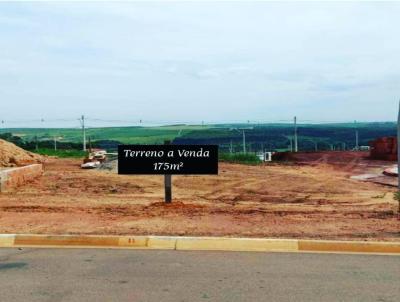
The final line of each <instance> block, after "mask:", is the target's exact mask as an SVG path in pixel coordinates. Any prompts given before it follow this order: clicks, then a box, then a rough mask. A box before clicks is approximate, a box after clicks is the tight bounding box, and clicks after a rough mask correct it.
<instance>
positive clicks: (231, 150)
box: [229, 140, 233, 154]
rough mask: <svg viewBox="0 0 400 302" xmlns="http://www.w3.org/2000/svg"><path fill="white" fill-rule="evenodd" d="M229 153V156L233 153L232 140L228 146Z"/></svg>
mask: <svg viewBox="0 0 400 302" xmlns="http://www.w3.org/2000/svg"><path fill="white" fill-rule="evenodd" d="M229 151H230V152H231V154H232V153H233V145H232V140H231V145H230V146H229Z"/></svg>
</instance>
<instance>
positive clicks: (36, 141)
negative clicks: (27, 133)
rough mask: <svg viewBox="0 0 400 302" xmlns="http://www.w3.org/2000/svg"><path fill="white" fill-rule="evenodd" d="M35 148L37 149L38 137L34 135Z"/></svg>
mask: <svg viewBox="0 0 400 302" xmlns="http://www.w3.org/2000/svg"><path fill="white" fill-rule="evenodd" d="M35 149H36V151H38V150H39V143H38V137H37V135H35Z"/></svg>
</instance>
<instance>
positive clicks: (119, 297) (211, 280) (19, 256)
mask: <svg viewBox="0 0 400 302" xmlns="http://www.w3.org/2000/svg"><path fill="white" fill-rule="evenodd" d="M0 301H1V302H8V301H10V302H11V301H12V302H20V301H24V302H26V301H85V302H86V301H96V302H100V301H107V302H109V301H140V302H142V301H144V302H145V301H155V302H164V301H165V302H169V301H173V302H183V301H190V302H193V301H202V302H207V301H222V302H224V301H226V302H228V301H229V302H234V301H251V302H253V301H319V302H320V301H335V302H336V301H363V302H366V301H396V302H397V301H400V257H398V256H376V255H375V256H374V255H338V254H297V253H236V252H183V251H139V250H110V249H22V250H18V249H11V248H10V249H7V248H3V249H0Z"/></svg>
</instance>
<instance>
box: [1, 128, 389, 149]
mask: <svg viewBox="0 0 400 302" xmlns="http://www.w3.org/2000/svg"><path fill="white" fill-rule="evenodd" d="M241 128H246V130H245V134H246V146H247V150H252V151H258V150H261V149H264V150H265V149H266V150H287V149H288V148H289V145H290V139H291V138H292V137H293V133H294V129H293V125H292V124H216V125H205V126H202V125H171V126H164V127H105V128H89V129H87V131H86V136H87V138H89V137H90V139H91V141H92V143H93V145H95V146H99V147H103V148H107V149H115V148H116V146H117V145H118V144H120V143H124V144H162V143H163V142H164V141H165V140H172V141H173V142H174V143H176V144H218V145H220V148H221V149H222V150H223V151H228V150H229V149H230V147H231V144H232V146H233V149H234V150H237V151H241V150H242V134H241V132H240V131H241V130H239V131H238V130H235V129H241ZM356 130H357V131H358V134H359V145H368V143H369V142H370V141H371V140H374V139H376V138H378V137H382V136H395V135H396V124H395V123H393V122H386V123H357V124H354V123H342V124H300V125H298V138H299V149H300V150H304V151H307V150H315V148H318V150H329V149H331V148H335V149H341V148H343V147H344V146H345V147H346V149H351V148H354V146H355V132H356ZM2 133H3V138H4V133H11V134H12V135H13V136H14V138H12V139H11V138H9V140H14V142H16V143H18V144H20V145H21V144H25V147H27V148H28V149H32V148H33V147H34V143H35V140H36V137H37V139H38V142H39V145H40V147H43V148H50V147H51V146H52V144H53V140H54V137H56V139H57V141H58V142H59V145H60V147H61V148H62V146H63V144H62V143H64V146H65V148H79V146H81V143H82V130H81V129H79V128H75V129H72V128H13V129H11V128H10V129H0V136H2V135H1V134H2ZM15 137H19V138H20V139H19V138H15ZM69 143H70V144H69Z"/></svg>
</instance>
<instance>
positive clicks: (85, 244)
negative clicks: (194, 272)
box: [0, 234, 400, 255]
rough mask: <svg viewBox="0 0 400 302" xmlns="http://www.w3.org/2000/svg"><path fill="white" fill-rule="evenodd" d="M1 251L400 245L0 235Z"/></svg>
mask: <svg viewBox="0 0 400 302" xmlns="http://www.w3.org/2000/svg"><path fill="white" fill-rule="evenodd" d="M0 247H39V248H40V247H55V248H130V249H161V250H186V251H188V250H190V251H195V250H203V251H242V252H331V253H369V254H394V255H400V242H376V241H375V242H366V241H331V240H303V239H273V238H271V239H263V238H227V237H175V236H100V235H29V234H26V235H25V234H0Z"/></svg>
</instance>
